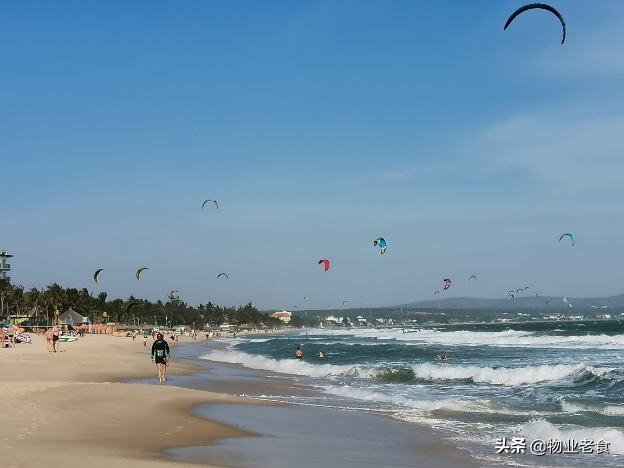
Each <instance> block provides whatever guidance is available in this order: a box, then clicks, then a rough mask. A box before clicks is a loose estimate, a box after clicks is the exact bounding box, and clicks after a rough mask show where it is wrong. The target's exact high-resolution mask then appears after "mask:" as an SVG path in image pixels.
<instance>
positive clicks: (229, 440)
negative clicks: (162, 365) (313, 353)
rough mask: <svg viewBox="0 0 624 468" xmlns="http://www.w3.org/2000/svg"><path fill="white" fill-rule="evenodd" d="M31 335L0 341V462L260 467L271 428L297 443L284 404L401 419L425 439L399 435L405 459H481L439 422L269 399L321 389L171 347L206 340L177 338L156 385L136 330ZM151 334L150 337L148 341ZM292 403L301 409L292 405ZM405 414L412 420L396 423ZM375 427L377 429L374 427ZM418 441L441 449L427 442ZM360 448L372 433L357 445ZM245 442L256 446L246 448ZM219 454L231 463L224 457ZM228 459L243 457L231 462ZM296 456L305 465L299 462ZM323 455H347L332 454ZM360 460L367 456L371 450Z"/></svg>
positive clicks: (341, 420) (314, 413) (305, 443)
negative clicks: (12, 343) (53, 340)
mask: <svg viewBox="0 0 624 468" xmlns="http://www.w3.org/2000/svg"><path fill="white" fill-rule="evenodd" d="M31 336H32V339H33V343H32V344H25V343H23V344H19V345H17V348H16V349H2V351H0V366H2V369H3V379H2V381H1V382H0V399H1V401H2V403H0V407H1V408H2V410H3V411H2V413H3V417H2V423H1V424H0V450H1V451H2V452H1V453H2V465H3V466H7V467H11V468H13V467H15V468H17V467H20V468H22V467H33V468H39V467H43V466H44V465H46V466H47V465H49V464H50V463H51V462H53V463H55V462H57V461H60V460H62V461H63V464H64V465H65V466H67V467H70V468H72V467H74V466H75V467H79V466H80V467H81V466H84V464H85V463H86V462H87V460H88V464H89V465H91V466H93V467H95V468H99V467H102V468H104V466H106V467H107V468H108V467H109V466H110V464H111V462H113V463H114V464H115V465H116V466H119V467H120V468H126V467H127V468H130V467H138V468H143V467H147V466H150V467H152V466H162V467H168V466H173V465H174V464H175V466H178V467H183V468H187V467H188V468H190V467H197V466H198V463H200V464H202V465H203V466H207V467H222V466H230V467H231V466H235V467H237V468H246V467H254V468H256V467H258V466H261V465H258V464H257V462H258V456H264V457H266V456H268V457H269V458H271V457H274V455H275V454H276V453H277V454H279V453H281V452H282V450H280V449H279V445H278V446H277V448H272V449H270V450H266V449H265V450H261V451H260V452H258V446H260V447H267V446H266V445H265V444H267V441H268V440H269V439H267V436H268V437H270V438H273V439H274V440H278V439H279V438H280V436H281V437H282V441H283V442H284V443H289V441H290V442H292V440H291V439H289V437H290V436H289V432H288V430H287V428H286V430H285V428H283V427H281V423H279V421H280V416H279V415H280V414H285V413H289V412H290V414H295V413H296V414H297V417H298V418H299V417H300V418H304V419H308V420H311V419H318V417H319V416H320V415H321V412H323V415H324V418H325V419H327V418H329V419H331V420H332V421H334V422H333V423H331V426H337V425H339V424H343V425H344V424H346V427H349V425H350V424H351V427H353V429H354V430H355V429H356V428H357V427H358V424H361V423H360V422H358V421H359V418H362V417H364V418H365V419H366V421H367V422H366V424H367V425H371V424H372V425H373V426H375V427H378V426H379V427H381V426H383V425H384V424H385V422H381V421H386V420H389V423H390V424H391V426H392V427H394V428H399V427H404V428H405V429H406V431H407V432H409V433H411V434H413V435H414V439H413V440H411V443H412V444H413V445H415V446H418V447H410V446H409V445H410V444H406V443H405V442H404V443H403V445H404V447H403V449H402V450H403V452H402V453H403V455H402V459H404V460H405V461H407V459H409V460H411V462H410V464H409V465H396V466H423V467H425V466H440V467H442V466H449V467H451V466H452V467H460V466H466V467H475V466H477V465H476V464H475V461H474V459H472V457H471V456H470V454H469V453H468V452H467V451H464V450H462V449H459V448H457V447H456V446H454V445H453V444H452V443H449V442H441V441H440V440H439V438H438V439H437V440H436V439H435V433H434V431H431V430H429V429H428V428H426V427H424V426H420V425H415V424H411V423H405V422H402V421H398V420H394V419H392V418H379V417H378V415H371V414H366V415H364V416H362V415H363V413H361V412H347V413H352V414H351V415H349V414H346V415H345V414H340V415H339V416H333V415H331V414H330V413H328V412H327V411H330V412H331V411H342V410H328V409H326V408H314V407H306V406H303V405H287V404H282V403H279V402H275V401H271V400H270V398H269V397H270V396H271V395H274V394H279V393H280V392H283V394H292V392H293V391H294V390H295V387H296V391H297V392H306V391H315V390H314V389H309V388H306V387H302V386H297V385H296V383H294V381H292V379H290V378H289V377H288V376H278V377H277V378H267V377H266V376H262V375H260V374H266V373H260V372H254V371H252V370H249V369H245V368H242V366H240V367H241V368H240V369H236V366H234V365H224V364H223V365H222V363H213V362H210V361H202V362H201V364H198V363H197V362H191V360H192V357H191V358H187V357H184V356H183V355H180V354H178V353H177V352H176V349H177V350H179V349H180V347H181V346H184V347H185V349H191V348H193V349H197V352H200V351H199V350H200V348H199V346H200V345H202V344H205V343H202V341H198V342H190V343H189V342H181V343H176V344H173V347H172V355H173V360H172V364H173V365H172V366H171V367H170V368H169V370H168V374H167V376H168V378H169V377H171V378H170V379H169V382H168V383H167V384H163V385H159V384H158V383H157V382H156V380H157V374H156V369H155V366H154V365H153V364H152V363H151V361H150V359H149V353H150V348H144V347H143V346H142V342H139V341H138V340H137V341H135V342H133V341H132V340H131V339H130V338H124V337H111V336H107V335H93V336H87V337H85V338H81V339H79V340H77V341H76V342H73V343H62V344H61V353H57V354H55V353H48V352H47V350H46V347H45V345H46V343H45V338H43V337H41V336H37V335H31ZM148 345H151V342H149V341H148ZM190 345H193V346H190ZM212 345H213V344H212V343H211V346H212ZM187 346H188V348H187ZM202 348H204V347H202ZM204 351H206V349H205V348H204V350H202V353H204V354H205V352H204ZM196 357H199V356H196ZM197 361H199V360H197ZM148 379H149V380H148ZM151 382H153V384H152V383H151ZM251 389H253V390H254V391H253V392H252V391H251ZM259 390H260V391H264V392H266V394H267V395H268V397H267V399H259V398H252V397H251V396H250V395H258V391H259ZM236 395H240V396H236ZM224 405H225V406H226V407H228V408H230V409H229V410H228V411H226V415H225V417H224V416H223V415H222V414H221V415H219V414H216V415H212V414H211V413H206V411H218V410H216V409H215V408H222V407H223V406H224ZM293 406H295V408H290V409H289V407H293ZM271 407H273V408H271ZM206 408H208V409H209V410H207V409H206ZM228 414H229V415H230V416H228ZM258 414H259V415H261V419H262V421H263V422H264V424H263V425H260V426H257V425H250V424H241V423H240V421H238V420H237V418H238V417H239V416H236V415H243V416H241V417H243V418H247V419H249V418H251V415H258ZM332 414H333V413H332ZM328 415H329V416H328ZM368 418H375V419H368ZM374 421H377V422H374ZM353 424H355V425H353ZM403 424H404V425H405V426H400V425H403ZM317 427H318V425H317ZM373 432H374V431H373ZM401 432H403V431H400V432H399V433H401ZM399 433H398V434H399ZM369 436H370V437H372V438H373V439H374V433H373V434H369ZM306 437H307V438H306V439H302V438H301V437H299V438H298V440H297V443H298V444H299V445H298V446H299V453H303V452H302V451H305V450H310V448H311V447H312V448H314V450H317V449H318V447H316V443H318V442H319V441H318V440H316V442H315V439H316V437H315V436H314V433H312V434H309V433H308V434H307V436H306ZM337 437H340V434H337ZM423 444H425V445H426V444H430V445H432V446H435V447H436V448H435V449H433V452H432V451H431V450H432V449H431V448H430V447H427V446H423ZM227 446H229V447H236V453H238V454H239V455H240V456H238V458H236V457H233V456H229V457H227V456H226V457H223V456H221V457H220V458H219V457H217V456H216V453H217V452H215V450H216V449H218V450H222V449H223V447H227ZM33 447H36V449H35V450H33ZM246 447H247V448H246ZM315 447H316V448H315ZM365 449H366V444H364V445H363V446H362V448H361V449H360V451H361V450H365ZM202 450H207V451H208V452H209V453H210V451H211V450H212V455H210V456H207V457H204V456H203V455H201V456H200V458H197V456H198V455H197V454H198V453H200V452H201V451H202ZM246 450H247V451H248V452H249V450H250V451H251V452H249V453H247V455H245V453H246V452H245V451H246ZM436 450H437V451H436ZM325 452H326V453H329V452H328V451H327V450H325ZM311 453H312V454H313V453H315V452H311ZM316 453H318V452H316ZM331 453H332V454H333V455H332V456H331V457H329V458H328V459H327V460H330V461H331V460H336V459H340V457H343V456H344V455H345V454H346V453H351V455H353V452H352V451H351V452H344V453H342V452H341V449H339V450H337V451H336V450H334V451H333V452H331ZM448 453H452V456H451V457H450V458H448V457H447V456H446V455H447V454H448ZM189 454H191V455H190V456H189ZM250 454H251V455H250ZM332 457H333V458H332ZM282 458H284V457H282ZM312 458H313V457H312ZM317 458H318V457H317ZM451 459H453V460H455V462H454V463H453V464H452V465H444V464H438V463H436V462H437V461H439V462H445V461H446V462H448V461H449V460H451ZM205 460H209V461H210V462H211V463H215V462H216V463H217V464H210V463H207V462H206V461H205ZM219 460H221V462H223V463H225V464H222V465H219V464H218V461H219ZM232 461H235V462H236V464H231V463H230V462H232ZM282 461H283V460H282ZM298 465H299V466H300V468H305V465H302V464H301V463H298ZM267 466H273V468H276V467H278V466H291V465H267ZM311 466H313V465H311ZM317 466H318V465H317ZM325 466H345V467H346V466H350V465H346V464H344V463H340V464H339V465H332V464H331V463H329V465H327V463H325ZM358 466H366V461H365V460H364V461H361V462H360V464H358ZM371 466H372V465H371ZM388 466H392V465H388Z"/></svg>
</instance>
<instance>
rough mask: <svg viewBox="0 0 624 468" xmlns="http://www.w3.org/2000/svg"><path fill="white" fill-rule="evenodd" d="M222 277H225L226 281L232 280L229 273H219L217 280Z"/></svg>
mask: <svg viewBox="0 0 624 468" xmlns="http://www.w3.org/2000/svg"><path fill="white" fill-rule="evenodd" d="M220 276H225V279H230V277H229V276H228V275H227V273H219V274H218V275H217V278H219V277H220Z"/></svg>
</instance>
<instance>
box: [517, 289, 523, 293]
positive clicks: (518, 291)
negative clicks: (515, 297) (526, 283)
mask: <svg viewBox="0 0 624 468" xmlns="http://www.w3.org/2000/svg"><path fill="white" fill-rule="evenodd" d="M522 291H524V289H522V288H520V289H516V294H520V293H521V292H522Z"/></svg>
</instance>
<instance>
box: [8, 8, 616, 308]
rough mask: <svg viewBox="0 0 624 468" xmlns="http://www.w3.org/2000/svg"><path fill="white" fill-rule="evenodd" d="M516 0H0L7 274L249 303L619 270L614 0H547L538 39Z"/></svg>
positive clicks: (511, 284) (558, 290)
mask: <svg viewBox="0 0 624 468" xmlns="http://www.w3.org/2000/svg"><path fill="white" fill-rule="evenodd" d="M522 4H523V3H522V2H516V1H507V0H500V1H498V0H497V1H495V0H491V1H483V2H465V1H462V0H455V1H452V0H448V1H444V2H440V1H436V0H431V1H418V2H414V1H411V0H406V1H390V2H388V1H381V0H379V1H365V0H352V1H351V0H328V1H313V0H310V1H294V0H283V1H266V2H251V1H236V0H232V1H203V0H202V1H192V0H187V1H184V2H171V1H161V0H149V1H140V0H137V1H133V2H127V1H115V0H111V1H107V2H82V1H66V0H57V1H55V2H48V1H43V0H42V1H28V0H24V1H20V2H8V1H3V2H0V174H2V178H1V185H0V187H1V189H2V190H1V191H0V249H2V250H6V251H8V252H9V253H10V254H12V255H14V257H13V258H12V259H11V262H10V263H11V268H12V271H11V272H10V276H11V278H12V282H13V283H14V284H19V285H23V286H24V287H25V288H26V289H30V288H39V289H40V288H45V287H47V286H48V285H50V284H52V283H55V282H56V283H58V284H60V285H61V286H63V287H75V288H79V289H80V288H87V289H88V290H89V291H91V292H93V293H94V294H95V295H97V294H98V293H100V292H103V291H105V292H107V293H108V297H109V299H112V298H117V297H119V298H122V299H126V298H128V297H129V296H130V295H134V296H135V297H140V298H145V299H149V300H151V301H156V300H158V299H161V300H163V301H164V300H166V298H167V295H168V294H169V292H170V291H172V290H177V291H178V293H177V294H178V295H179V297H180V299H182V300H184V301H185V302H187V303H188V304H190V305H198V304H200V303H207V302H208V301H211V302H212V303H214V304H218V305H221V306H237V305H243V304H246V303H248V302H251V303H253V304H254V305H255V306H256V307H258V308H259V309H261V310H272V309H275V310H281V309H287V310H296V309H299V310H304V309H330V308H335V309H340V308H347V307H349V308H355V307H381V306H391V305H396V304H404V303H408V302H414V301H419V300H429V299H432V298H434V292H435V291H436V290H440V291H441V292H442V294H441V295H440V296H437V295H436V296H435V297H462V296H472V297H480V298H507V297H508V296H507V292H508V291H509V290H516V289H517V288H520V287H526V286H529V287H530V288H531V291H538V290H539V291H542V292H543V294H544V295H549V296H557V295H560V296H568V297H571V298H574V297H602V296H609V295H616V294H621V293H624V284H623V283H622V282H621V281H620V279H621V271H622V270H621V268H622V264H623V260H624V242H622V233H623V232H624V190H623V185H624V184H623V180H622V179H623V177H622V176H623V175H624V105H623V104H624V86H623V85H622V83H623V82H624V80H623V79H624V54H622V50H624V4H622V2H620V1H617V0H614V1H608V0H605V1H601V2H587V1H576V0H569V1H566V2H562V1H558V2H557V3H552V5H553V6H554V7H555V8H558V10H559V11H560V12H561V14H562V15H563V16H564V17H565V19H566V23H567V28H568V29H567V37H566V41H565V43H564V44H563V45H561V44H560V42H561V36H562V28H561V24H560V23H559V20H558V19H557V18H556V17H555V16H554V15H552V14H551V13H549V12H547V11H543V10H531V11H527V12H525V13H523V14H521V15H520V16H518V17H517V18H516V19H515V20H514V21H513V23H512V24H511V25H510V26H509V27H508V28H507V30H503V26H504V24H505V22H506V20H507V18H508V17H509V16H510V15H511V13H512V12H513V11H515V10H516V9H517V8H518V7H520V6H522ZM206 199H215V200H217V201H218V203H219V207H218V208H217V207H216V206H214V205H213V204H212V203H208V204H206V206H205V207H204V208H202V203H203V202H204V200H206ZM564 233H572V234H574V236H575V239H576V245H575V246H572V245H571V242H570V239H569V238H567V237H566V238H564V239H562V240H561V241H559V238H560V236H561V235H562V234H564ZM379 237H383V238H385V240H386V241H387V243H388V248H387V251H386V253H385V254H384V255H381V254H380V250H379V248H378V247H375V246H374V245H373V241H374V240H375V239H377V238H379ZM320 259H329V260H330V262H331V268H330V269H329V271H327V272H325V271H323V268H322V266H321V265H318V261H319V260H320ZM140 267H147V268H149V270H145V271H143V273H142V274H141V279H140V280H139V281H137V279H136V278H135V272H136V270H137V269H138V268H140ZM99 268H105V269H106V271H104V272H102V273H101V274H100V284H99V285H98V284H95V282H94V281H93V273H94V272H95V270H97V269H99ZM222 272H225V273H227V274H228V278H227V279H226V278H225V277H224V276H221V277H220V278H217V275H219V274H220V273H222ZM471 275H475V276H477V278H478V280H477V281H475V280H474V279H473V280H472V281H469V278H470V276H471ZM445 278H450V279H451V280H452V286H451V288H450V289H449V290H447V291H443V289H442V288H443V286H444V279H445ZM527 294H529V293H527ZM304 297H307V298H308V299H304ZM344 301H347V302H345V303H344V305H343V302H344Z"/></svg>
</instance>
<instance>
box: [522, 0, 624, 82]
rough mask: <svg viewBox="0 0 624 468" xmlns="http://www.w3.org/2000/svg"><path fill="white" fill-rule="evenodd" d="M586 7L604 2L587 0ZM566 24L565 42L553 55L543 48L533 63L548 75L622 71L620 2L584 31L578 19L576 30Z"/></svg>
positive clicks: (623, 11) (623, 38) (623, 32)
mask: <svg viewBox="0 0 624 468" xmlns="http://www.w3.org/2000/svg"><path fill="white" fill-rule="evenodd" d="M587 5H588V8H594V7H595V6H598V5H603V6H604V4H603V3H602V2H600V3H596V4H593V3H591V2H589V3H587ZM572 24H574V23H571V24H569V25H568V38H567V40H566V43H565V44H564V45H562V46H561V47H560V48H558V50H557V53H556V54H553V51H552V48H550V49H544V50H542V51H541V52H540V53H538V54H537V55H536V57H535V60H534V62H533V65H534V66H535V67H536V68H537V69H538V70H540V71H542V72H544V73H546V74H549V75H565V76H568V77H569V76H570V75H577V76H583V77H590V76H591V77H598V76H608V75H622V74H624V55H623V54H622V49H623V48H624V9H623V8H622V4H621V3H620V4H614V5H612V6H611V9H610V15H609V16H608V18H607V19H606V20H605V21H604V23H601V24H598V25H597V27H594V28H592V29H591V30H587V31H584V30H583V29H581V28H582V26H581V25H580V24H579V23H578V22H577V23H576V24H577V25H578V27H577V28H576V30H575V29H574V27H573V26H572Z"/></svg>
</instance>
